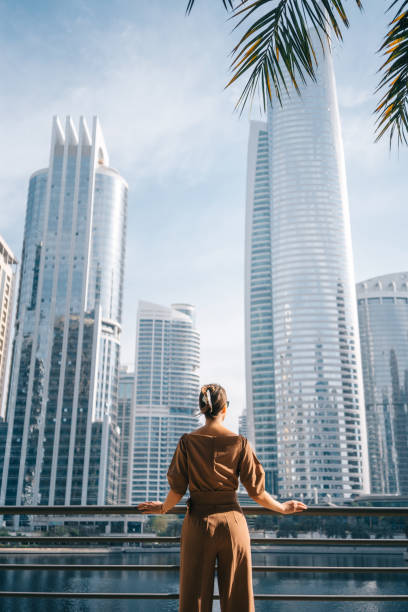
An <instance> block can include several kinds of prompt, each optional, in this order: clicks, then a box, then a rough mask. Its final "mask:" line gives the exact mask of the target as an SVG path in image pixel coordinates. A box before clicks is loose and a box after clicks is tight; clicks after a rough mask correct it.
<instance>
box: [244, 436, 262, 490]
mask: <svg viewBox="0 0 408 612" xmlns="http://www.w3.org/2000/svg"><path fill="white" fill-rule="evenodd" d="M239 476H240V479H241V482H242V484H243V485H244V487H245V488H246V490H247V492H248V495H249V496H250V497H258V496H259V495H261V493H263V492H264V491H265V472H264V469H263V467H262V465H261V463H260V461H259V460H258V458H257V456H256V455H255V453H254V451H253V450H252V446H251V445H250V443H249V442H248V440H247V439H246V438H244V448H243V450H242V456H241V462H240V470H239Z"/></svg>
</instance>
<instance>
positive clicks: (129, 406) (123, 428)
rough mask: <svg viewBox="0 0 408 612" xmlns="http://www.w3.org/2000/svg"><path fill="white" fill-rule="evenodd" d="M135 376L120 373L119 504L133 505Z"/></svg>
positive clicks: (122, 369) (123, 371) (125, 372)
mask: <svg viewBox="0 0 408 612" xmlns="http://www.w3.org/2000/svg"><path fill="white" fill-rule="evenodd" d="M134 381H135V374H134V372H129V371H128V370H127V368H126V367H122V368H121V369H120V372H119V395H118V427H119V429H120V436H119V499H118V503H119V504H126V505H129V504H130V503H131V495H130V492H131V484H132V483H131V465H132V455H131V451H132V448H133V445H132V442H131V436H132V435H134V418H135V415H134V402H133V401H132V398H133V391H134V386H135V382H134Z"/></svg>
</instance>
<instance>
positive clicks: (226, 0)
mask: <svg viewBox="0 0 408 612" xmlns="http://www.w3.org/2000/svg"><path fill="white" fill-rule="evenodd" d="M221 2H222V3H223V5H224V8H225V10H226V11H228V10H229V9H233V8H234V5H233V0H221ZM194 4H195V0H188V3H187V8H186V15H189V14H190V13H191V11H192V8H193V6H194Z"/></svg>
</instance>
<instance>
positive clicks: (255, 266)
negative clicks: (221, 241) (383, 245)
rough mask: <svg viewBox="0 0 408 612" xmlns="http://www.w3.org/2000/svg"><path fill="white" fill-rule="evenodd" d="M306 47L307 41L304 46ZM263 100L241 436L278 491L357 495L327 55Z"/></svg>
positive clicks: (342, 211)
mask: <svg viewBox="0 0 408 612" xmlns="http://www.w3.org/2000/svg"><path fill="white" fill-rule="evenodd" d="M316 48H318V46H317V45H316ZM318 61H319V66H318V69H317V82H316V83H308V84H307V87H303V88H302V92H301V96H298V95H297V93H296V92H295V90H294V88H293V87H289V93H286V94H283V101H282V104H283V105H282V106H281V105H280V104H279V102H278V101H277V100H276V99H275V100H274V101H273V105H272V106H271V107H270V108H269V111H268V121H267V123H261V122H253V123H252V124H251V132H250V139H249V154H248V184H247V219H246V371H247V406H248V431H249V435H250V437H251V438H252V440H253V442H254V443H255V446H256V449H257V453H258V454H259V455H260V457H261V459H262V461H263V462H264V464H265V467H266V468H267V486H268V487H269V489H270V490H272V491H273V492H275V493H279V494H280V495H283V496H290V497H292V496H294V497H303V498H305V499H316V497H317V498H323V497H324V496H325V495H327V494H328V495H330V496H331V497H332V498H335V499H339V500H340V499H344V498H348V497H350V496H351V495H354V494H358V493H360V492H362V491H367V488H368V485H369V482H368V461H367V449H366V431H365V420H364V402H363V394H362V381H361V367H360V348H359V338H358V323H357V312H356V303H355V288H354V274H353V262H352V250H351V236H350V222H349V212H348V201H347V190H346V176H345V167H344V156H343V148H342V141H341V133H340V122H339V114H338V108H337V99H336V90H335V82H334V73H333V67H332V60H331V56H330V53H329V52H326V54H325V55H323V54H322V52H321V51H320V54H319V57H318Z"/></svg>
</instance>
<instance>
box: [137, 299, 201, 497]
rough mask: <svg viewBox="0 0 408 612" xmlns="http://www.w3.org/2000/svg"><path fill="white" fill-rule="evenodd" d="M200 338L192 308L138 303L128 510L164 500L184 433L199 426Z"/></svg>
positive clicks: (182, 305) (186, 305)
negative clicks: (147, 500) (130, 480)
mask: <svg viewBox="0 0 408 612" xmlns="http://www.w3.org/2000/svg"><path fill="white" fill-rule="evenodd" d="M199 365H200V336H199V333H198V331H197V330H196V327H195V321H194V307H193V306H191V305H189V304H173V305H172V306H171V308H167V307H165V306H159V305H158V304H152V303H150V302H140V303H139V309H138V315H137V332H136V359H135V393H134V402H135V406H134V415H135V418H134V435H133V450H132V454H133V465H132V500H131V501H132V504H134V503H137V502H140V501H143V500H146V499H163V497H164V496H165V495H166V493H167V491H168V483H167V476H166V474H167V469H168V466H169V463H170V460H171V458H172V456H173V453H174V451H175V448H176V445H177V442H178V440H179V438H180V436H181V435H183V433H187V432H189V431H191V430H193V429H195V428H196V427H197V426H198V424H199V423H198V418H197V416H195V411H196V410H197V409H198V396H199V391H200V383H199V374H198V368H199Z"/></svg>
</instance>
